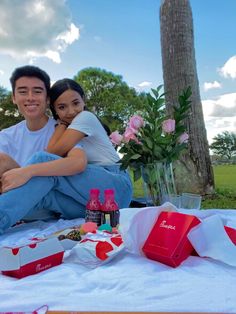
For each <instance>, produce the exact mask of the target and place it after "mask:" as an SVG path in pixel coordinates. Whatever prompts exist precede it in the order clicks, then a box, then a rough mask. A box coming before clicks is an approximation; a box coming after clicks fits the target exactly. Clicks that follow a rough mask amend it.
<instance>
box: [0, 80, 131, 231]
mask: <svg viewBox="0 0 236 314" xmlns="http://www.w3.org/2000/svg"><path fill="white" fill-rule="evenodd" d="M50 99H51V105H50V106H51V109H52V111H53V113H54V115H56V117H57V118H59V119H58V125H57V126H56V128H55V132H54V134H53V136H52V138H51V140H50V142H49V145H48V148H47V151H48V152H40V153H36V154H35V155H33V157H32V158H31V159H30V160H29V161H28V163H27V165H26V166H25V167H22V168H17V169H12V170H10V171H8V172H6V173H5V174H4V175H3V177H2V188H3V192H5V193H3V194H2V195H1V196H0V232H3V231H4V230H5V229H7V228H8V227H10V226H11V225H13V224H14V223H16V222H17V221H18V220H20V219H22V218H24V216H25V215H26V214H32V213H35V212H36V211H37V210H38V209H42V208H44V209H47V210H51V211H54V212H56V213H59V214H61V215H62V216H63V217H64V218H67V219H72V218H78V217H84V215H85V206H86V203H87V201H88V198H89V191H90V189H91V188H99V189H100V191H101V199H102V200H103V191H104V190H105V189H108V188H109V189H110V188H111V189H114V190H115V197H116V201H117V203H118V205H119V207H120V208H122V207H127V206H128V205H129V203H130V201H131V195H132V184H131V182H130V178H129V176H128V174H127V173H126V172H125V171H121V170H120V168H119V165H118V164H116V162H117V161H118V160H119V156H118V155H117V153H116V151H115V149H114V148H113V146H112V144H111V142H110V140H109V138H108V136H107V134H106V131H105V129H104V128H103V126H102V125H101V123H100V121H99V120H98V119H97V117H96V116H95V115H94V114H93V113H91V112H88V111H85V110H84V109H85V103H84V92H83V90H82V88H81V87H80V85H79V84H77V83H76V82H74V81H73V80H70V79H64V80H60V81H58V82H56V83H55V84H54V85H53V86H52V88H51V91H50ZM57 155H59V156H63V157H65V158H61V157H59V156H57ZM87 162H88V165H87V167H86V164H87Z"/></svg>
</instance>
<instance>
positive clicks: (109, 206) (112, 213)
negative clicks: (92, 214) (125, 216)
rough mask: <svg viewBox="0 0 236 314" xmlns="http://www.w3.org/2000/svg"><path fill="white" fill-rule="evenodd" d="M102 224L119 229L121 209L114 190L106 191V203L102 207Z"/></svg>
mask: <svg viewBox="0 0 236 314" xmlns="http://www.w3.org/2000/svg"><path fill="white" fill-rule="evenodd" d="M101 210H102V216H101V223H102V224H108V225H110V226H111V227H117V225H118V224H119V220H120V211H119V207H118V205H117V203H116V201H115V192H114V190H112V189H107V190H105V191H104V203H103V204H102V207H101Z"/></svg>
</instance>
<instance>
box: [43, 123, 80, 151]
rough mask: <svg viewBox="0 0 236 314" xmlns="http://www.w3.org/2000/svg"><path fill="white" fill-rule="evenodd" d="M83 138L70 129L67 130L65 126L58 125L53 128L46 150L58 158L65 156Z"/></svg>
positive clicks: (78, 132)
mask: <svg viewBox="0 0 236 314" xmlns="http://www.w3.org/2000/svg"><path fill="white" fill-rule="evenodd" d="M84 137H85V134H84V133H82V132H80V131H77V130H72V129H67V127H66V125H64V124H59V125H58V126H57V127H56V128H55V132H54V133H53V135H52V137H51V139H50V141H49V144H48V146H47V148H46V150H47V151H48V152H49V153H52V154H56V155H59V156H62V157H63V156H66V154H67V153H68V152H69V151H70V150H71V149H72V148H73V147H74V146H75V145H76V144H77V143H78V142H79V141H80V140H82V138H84Z"/></svg>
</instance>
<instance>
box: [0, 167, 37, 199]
mask: <svg viewBox="0 0 236 314" xmlns="http://www.w3.org/2000/svg"><path fill="white" fill-rule="evenodd" d="M31 178H32V175H31V174H30V171H29V170H28V169H27V168H26V167H25V168H15V169H11V170H9V171H6V172H4V174H3V175H2V178H1V181H2V192H3V193H4V192H7V191H9V190H12V189H15V188H17V187H19V186H21V185H23V184H25V183H26V182H28V181H29V180H30V179H31Z"/></svg>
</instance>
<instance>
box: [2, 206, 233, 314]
mask: <svg viewBox="0 0 236 314" xmlns="http://www.w3.org/2000/svg"><path fill="white" fill-rule="evenodd" d="M141 210H142V209H135V208H127V209H122V210H121V229H122V228H123V232H125V231H126V230H127V229H128V225H129V221H131V219H132V217H134V215H135V214H136V213H137V212H140V211H141ZM181 212H183V213H189V214H194V215H196V216H198V217H200V218H201V219H206V218H207V217H212V216H213V215H217V216H218V217H220V219H223V221H224V224H225V225H228V226H230V227H233V228H236V211H235V210H220V209H218V210H200V211H197V210H181ZM82 222H83V220H80V219H75V220H71V221H65V220H59V221H51V222H42V221H38V222H33V223H27V224H23V225H19V226H16V227H14V228H11V229H10V230H9V231H8V232H7V233H5V234H4V235H2V236H0V245H1V246H3V245H4V246H7V245H14V244H17V245H20V244H23V243H24V241H26V240H28V239H29V238H32V237H39V236H43V235H49V234H51V233H53V232H55V231H57V230H61V229H63V228H65V227H69V226H73V225H75V224H80V223H82ZM68 253H69V252H67V253H66V254H65V258H64V262H63V263H62V264H61V265H59V266H57V267H54V268H51V269H48V270H46V271H43V272H41V273H39V274H36V275H33V276H28V277H25V278H23V279H20V280H19V279H15V278H11V277H7V276H3V275H0V312H1V311H2V312H4V311H8V312H9V311H32V310H34V309H37V308H39V307H40V306H42V305H44V304H47V305H48V308H49V310H54V311H55V310H61V311H63V310H64V311H65V310H67V311H145V312H147V311H159V312H220V313H222V312H225V313H235V312H236V289H235V282H236V267H232V266H229V265H227V264H225V263H223V262H220V261H217V260H214V259H212V258H201V257H197V256H190V257H189V258H188V259H187V260H185V261H184V262H183V263H182V264H181V265H180V266H179V267H177V268H171V267H169V266H166V265H164V264H161V263H159V262H155V261H152V260H149V259H147V258H145V257H144V256H141V255H137V254H133V253H131V252H129V251H127V250H126V251H124V252H122V254H120V255H118V256H117V257H115V258H114V259H113V260H112V261H111V262H110V263H107V264H104V265H103V266H100V267H97V268H95V269H91V268H86V267H85V266H83V265H80V264H77V263H73V262H70V258H69V256H68V255H69V254H68ZM134 253H135V252H134Z"/></svg>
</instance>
